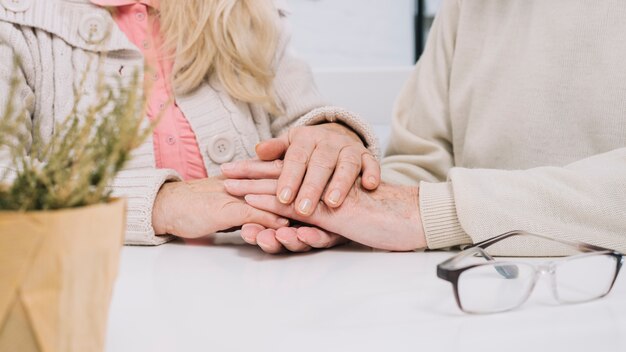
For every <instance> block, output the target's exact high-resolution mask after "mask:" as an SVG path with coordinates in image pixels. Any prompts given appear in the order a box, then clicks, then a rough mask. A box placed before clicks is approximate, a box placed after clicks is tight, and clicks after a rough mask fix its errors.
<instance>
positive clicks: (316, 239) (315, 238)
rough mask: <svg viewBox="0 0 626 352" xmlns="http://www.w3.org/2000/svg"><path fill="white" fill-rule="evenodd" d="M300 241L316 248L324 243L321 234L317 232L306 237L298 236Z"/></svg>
mask: <svg viewBox="0 0 626 352" xmlns="http://www.w3.org/2000/svg"><path fill="white" fill-rule="evenodd" d="M298 240H300V242H303V243H306V244H308V245H311V246H315V245H319V244H320V243H321V242H322V236H320V234H318V233H316V232H313V233H309V234H307V235H306V236H301V235H300V234H298Z"/></svg>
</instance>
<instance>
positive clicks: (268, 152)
mask: <svg viewBox="0 0 626 352" xmlns="http://www.w3.org/2000/svg"><path fill="white" fill-rule="evenodd" d="M287 148H289V141H288V139H287V135H286V134H285V135H284V136H282V137H278V138H272V139H268V140H266V141H263V142H261V143H259V144H257V145H256V155H257V156H258V157H259V159H260V160H263V161H271V160H276V159H282V157H283V156H284V155H285V152H286V151H287Z"/></svg>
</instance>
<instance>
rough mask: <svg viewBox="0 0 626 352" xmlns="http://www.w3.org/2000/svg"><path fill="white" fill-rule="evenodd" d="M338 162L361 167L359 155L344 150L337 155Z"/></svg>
mask: <svg viewBox="0 0 626 352" xmlns="http://www.w3.org/2000/svg"><path fill="white" fill-rule="evenodd" d="M339 163H340V164H346V165H350V166H356V167H357V168H359V169H360V168H361V157H360V155H359V154H355V153H352V152H345V153H342V154H341V155H340V156H339Z"/></svg>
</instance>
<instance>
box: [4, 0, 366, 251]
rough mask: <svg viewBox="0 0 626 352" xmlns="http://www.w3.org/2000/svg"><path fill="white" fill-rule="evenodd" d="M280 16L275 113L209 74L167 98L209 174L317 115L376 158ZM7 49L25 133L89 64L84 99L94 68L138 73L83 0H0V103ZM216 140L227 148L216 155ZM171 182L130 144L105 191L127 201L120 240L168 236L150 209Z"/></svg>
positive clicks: (127, 46) (54, 113) (59, 104)
mask: <svg viewBox="0 0 626 352" xmlns="http://www.w3.org/2000/svg"><path fill="white" fill-rule="evenodd" d="M279 12H280V13H281V18H282V17H284V13H285V12H284V11H281V10H280V8H279ZM282 22H284V20H281V25H280V26H281V28H283V30H282V32H283V33H282V34H281V40H280V44H279V50H278V52H277V54H276V55H277V56H276V57H277V60H276V62H277V68H276V79H275V82H274V83H275V90H276V94H277V97H278V99H279V100H280V103H281V104H282V106H283V107H284V110H285V113H284V115H282V116H271V115H270V114H268V112H266V111H265V110H264V109H263V108H261V107H260V106H258V105H254V104H246V103H242V102H240V101H236V100H235V99H233V98H232V97H230V96H229V95H228V94H227V93H226V92H225V90H224V89H223V88H222V86H221V85H220V83H219V82H218V81H217V80H216V79H211V80H209V82H207V83H205V84H203V85H202V86H200V87H199V88H198V89H197V90H196V91H194V92H193V93H191V94H188V95H185V96H181V95H179V96H176V103H177V104H178V106H179V107H180V109H181V110H182V111H183V113H184V114H185V116H186V117H187V119H188V120H189V123H190V125H191V127H192V129H193V131H194V133H195V134H196V138H197V141H198V144H199V147H200V150H201V151H202V153H203V154H202V156H203V160H204V165H205V167H206V170H207V173H208V174H209V175H211V176H214V175H217V174H219V172H220V171H219V167H220V163H223V162H226V161H228V160H237V159H246V158H252V157H254V156H255V145H256V144H257V143H258V142H259V141H261V140H264V139H268V138H271V137H273V136H277V135H279V134H280V133H282V132H284V131H285V130H286V129H288V128H290V127H292V126H295V125H305V124H306V125H310V124H317V123H323V122H326V121H335V120H338V121H340V122H342V123H344V124H346V125H347V126H349V127H351V128H352V129H354V130H355V131H356V132H357V133H359V134H360V135H361V137H362V138H363V140H364V142H365V143H366V145H367V146H368V147H369V148H370V149H371V150H372V152H373V153H374V154H375V155H378V150H377V143H376V140H375V137H374V135H373V133H372V132H371V130H370V129H369V128H368V127H367V125H366V124H365V123H363V122H362V121H361V120H360V119H359V118H358V117H357V116H355V115H354V114H351V113H349V112H347V111H343V110H341V109H336V108H333V107H325V104H324V101H323V99H322V98H321V96H320V94H319V92H318V91H317V89H316V87H315V84H314V82H313V78H312V75H311V72H310V69H309V67H308V66H307V65H306V64H305V63H304V62H302V61H301V60H299V59H296V58H295V57H294V56H293V55H291V54H290V52H289V50H288V42H289V36H288V34H287V31H285V30H284V27H285V26H284V23H282ZM102 54H106V55H102ZM14 55H17V56H18V57H19V59H20V66H19V69H20V70H19V72H17V73H18V76H19V79H20V84H19V87H18V88H19V90H18V91H19V94H18V97H17V99H16V101H14V103H15V104H17V107H19V108H24V109H25V110H26V111H27V114H25V115H24V116H23V126H24V128H26V129H28V130H29V131H31V130H32V126H34V125H35V124H37V125H38V126H39V127H40V129H41V133H42V135H43V137H44V138H49V137H50V136H52V135H53V133H54V125H55V124H56V123H59V121H62V119H63V118H64V117H65V116H67V114H68V113H69V112H70V110H71V109H72V105H73V100H74V92H73V88H74V87H77V86H78V82H79V81H80V79H81V78H83V76H84V72H86V71H87V70H89V72H88V74H87V84H86V89H85V90H84V92H83V93H84V94H85V95H86V100H85V104H88V102H89V96H90V95H93V93H94V92H93V86H94V82H95V81H96V80H97V77H98V71H100V73H102V74H104V77H105V79H110V80H114V79H118V78H119V77H122V79H123V80H124V79H126V80H129V79H130V77H131V76H132V73H133V72H136V71H139V72H143V61H144V60H143V56H142V54H141V52H140V50H138V48H136V47H135V46H134V45H133V44H132V43H131V42H130V41H129V40H128V39H127V38H126V36H125V35H124V34H123V33H122V32H121V31H120V30H119V28H118V27H117V26H116V25H115V23H114V21H113V19H112V18H111V16H110V14H109V13H108V12H107V11H106V10H104V9H102V8H99V7H96V6H94V5H92V4H91V3H90V2H89V1H88V0H13V1H0V106H4V105H5V104H6V103H7V100H8V94H7V93H8V92H7V91H8V85H9V80H10V79H11V77H12V75H13V74H14V72H12V71H13V70H12V62H13V58H14ZM90 62H91V65H90V64H89V63H90ZM216 144H220V147H221V148H224V147H226V148H227V149H228V148H232V149H233V150H231V152H230V153H228V152H227V153H226V156H225V155H224V154H221V155H218V156H217V157H216V156H215V154H216V152H215V149H216ZM212 151H213V155H212V153H211V152H212ZM28 152H29V151H28V150H25V153H28ZM217 154H219V152H218V153H217ZM11 170H12V167H11V165H10V162H9V158H8V157H7V151H6V148H4V150H3V148H1V147H0V172H3V171H4V172H9V173H10V172H11ZM178 179H179V176H178V175H177V174H176V172H175V171H173V170H168V169H157V168H156V167H155V159H154V151H153V147H152V140H148V141H146V142H145V143H144V144H143V145H142V146H141V147H140V148H138V150H136V152H135V153H134V154H133V158H132V160H131V161H130V162H129V164H128V165H127V167H126V168H125V170H124V171H122V172H121V174H120V175H119V176H118V177H117V178H116V179H115V181H114V184H113V185H112V187H113V192H114V195H115V196H123V197H126V198H127V199H128V213H127V214H128V220H127V224H128V225H127V232H126V243H127V244H138V245H157V244H161V243H164V242H166V241H167V240H168V239H169V238H170V237H168V236H155V233H154V230H153V228H152V223H151V220H152V207H153V203H154V199H155V197H156V194H157V192H158V191H159V189H160V187H161V185H162V184H163V183H164V182H165V181H168V180H178Z"/></svg>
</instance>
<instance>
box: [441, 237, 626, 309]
mask: <svg viewBox="0 0 626 352" xmlns="http://www.w3.org/2000/svg"><path fill="white" fill-rule="evenodd" d="M514 236H530V237H536V238H540V239H544V240H549V241H554V242H558V243H561V244H563V245H566V246H570V247H573V248H575V249H577V250H578V251H580V252H582V253H581V254H577V255H573V256H569V257H568V259H569V258H572V259H574V258H580V257H581V256H584V255H589V254H593V255H600V254H605V255H609V256H612V257H614V258H615V262H616V268H615V275H614V277H613V280H612V281H611V285H610V287H609V289H608V290H607V291H606V293H604V294H603V295H601V296H599V297H595V298H592V299H590V300H596V299H600V298H602V297H605V296H606V295H608V294H609V293H610V292H611V290H612V289H613V286H614V285H615V281H616V280H617V277H618V275H619V272H620V269H621V267H622V264H623V262H624V254H622V253H620V252H618V251H615V250H611V249H608V248H604V247H600V246H596V245H593V244H589V243H584V242H579V241H568V240H563V239H557V238H553V237H548V236H544V235H539V234H536V233H531V232H527V231H522V230H514V231H509V232H506V233H503V234H500V235H498V236H495V237H492V238H489V239H486V240H484V241H481V242H479V243H476V244H474V245H472V246H470V247H468V248H466V249H464V250H463V251H461V252H459V253H458V254H456V255H455V256H453V257H451V258H448V259H447V260H445V261H443V262H441V263H440V264H439V265H437V277H439V278H440V279H442V280H445V281H448V282H450V283H451V284H452V288H453V291H454V297H455V300H456V303H457V306H458V307H459V309H460V310H461V311H463V312H465V313H468V314H491V313H501V312H505V311H510V310H514V309H516V308H518V307H519V306H521V305H523V304H524V303H525V302H526V301H527V300H528V298H529V297H530V294H531V293H532V291H533V289H534V285H535V282H536V279H537V277H535V278H534V282H533V284H532V286H531V287H530V289H529V292H528V293H527V295H526V297H524V299H523V300H521V302H520V303H519V304H518V305H516V306H515V307H511V308H509V309H506V310H503V311H497V312H496V311H494V312H485V313H480V312H473V311H468V310H466V309H464V308H463V304H462V303H461V297H460V294H459V278H460V277H461V274H462V273H463V272H465V271H467V270H469V269H472V268H475V267H479V266H485V265H493V263H494V262H497V263H499V264H501V265H498V266H496V267H495V269H496V271H498V273H500V274H501V275H502V276H504V277H507V278H511V277H513V275H515V273H514V272H513V271H516V270H517V267H516V266H515V264H517V263H515V262H512V261H496V260H495V259H494V258H493V257H492V256H491V255H490V254H489V253H487V251H486V249H487V248H488V247H489V246H491V245H493V244H496V243H498V242H500V241H502V240H505V239H507V238H511V237H514ZM476 255H480V256H481V257H483V258H485V259H486V260H487V262H486V263H479V264H471V265H467V266H463V267H460V268H456V267H455V266H456V265H457V264H458V263H459V262H460V261H461V260H463V259H465V258H467V257H470V256H476ZM590 300H588V301H590ZM561 303H566V302H561ZM568 303H571V302H568ZM577 303H583V302H577Z"/></svg>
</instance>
